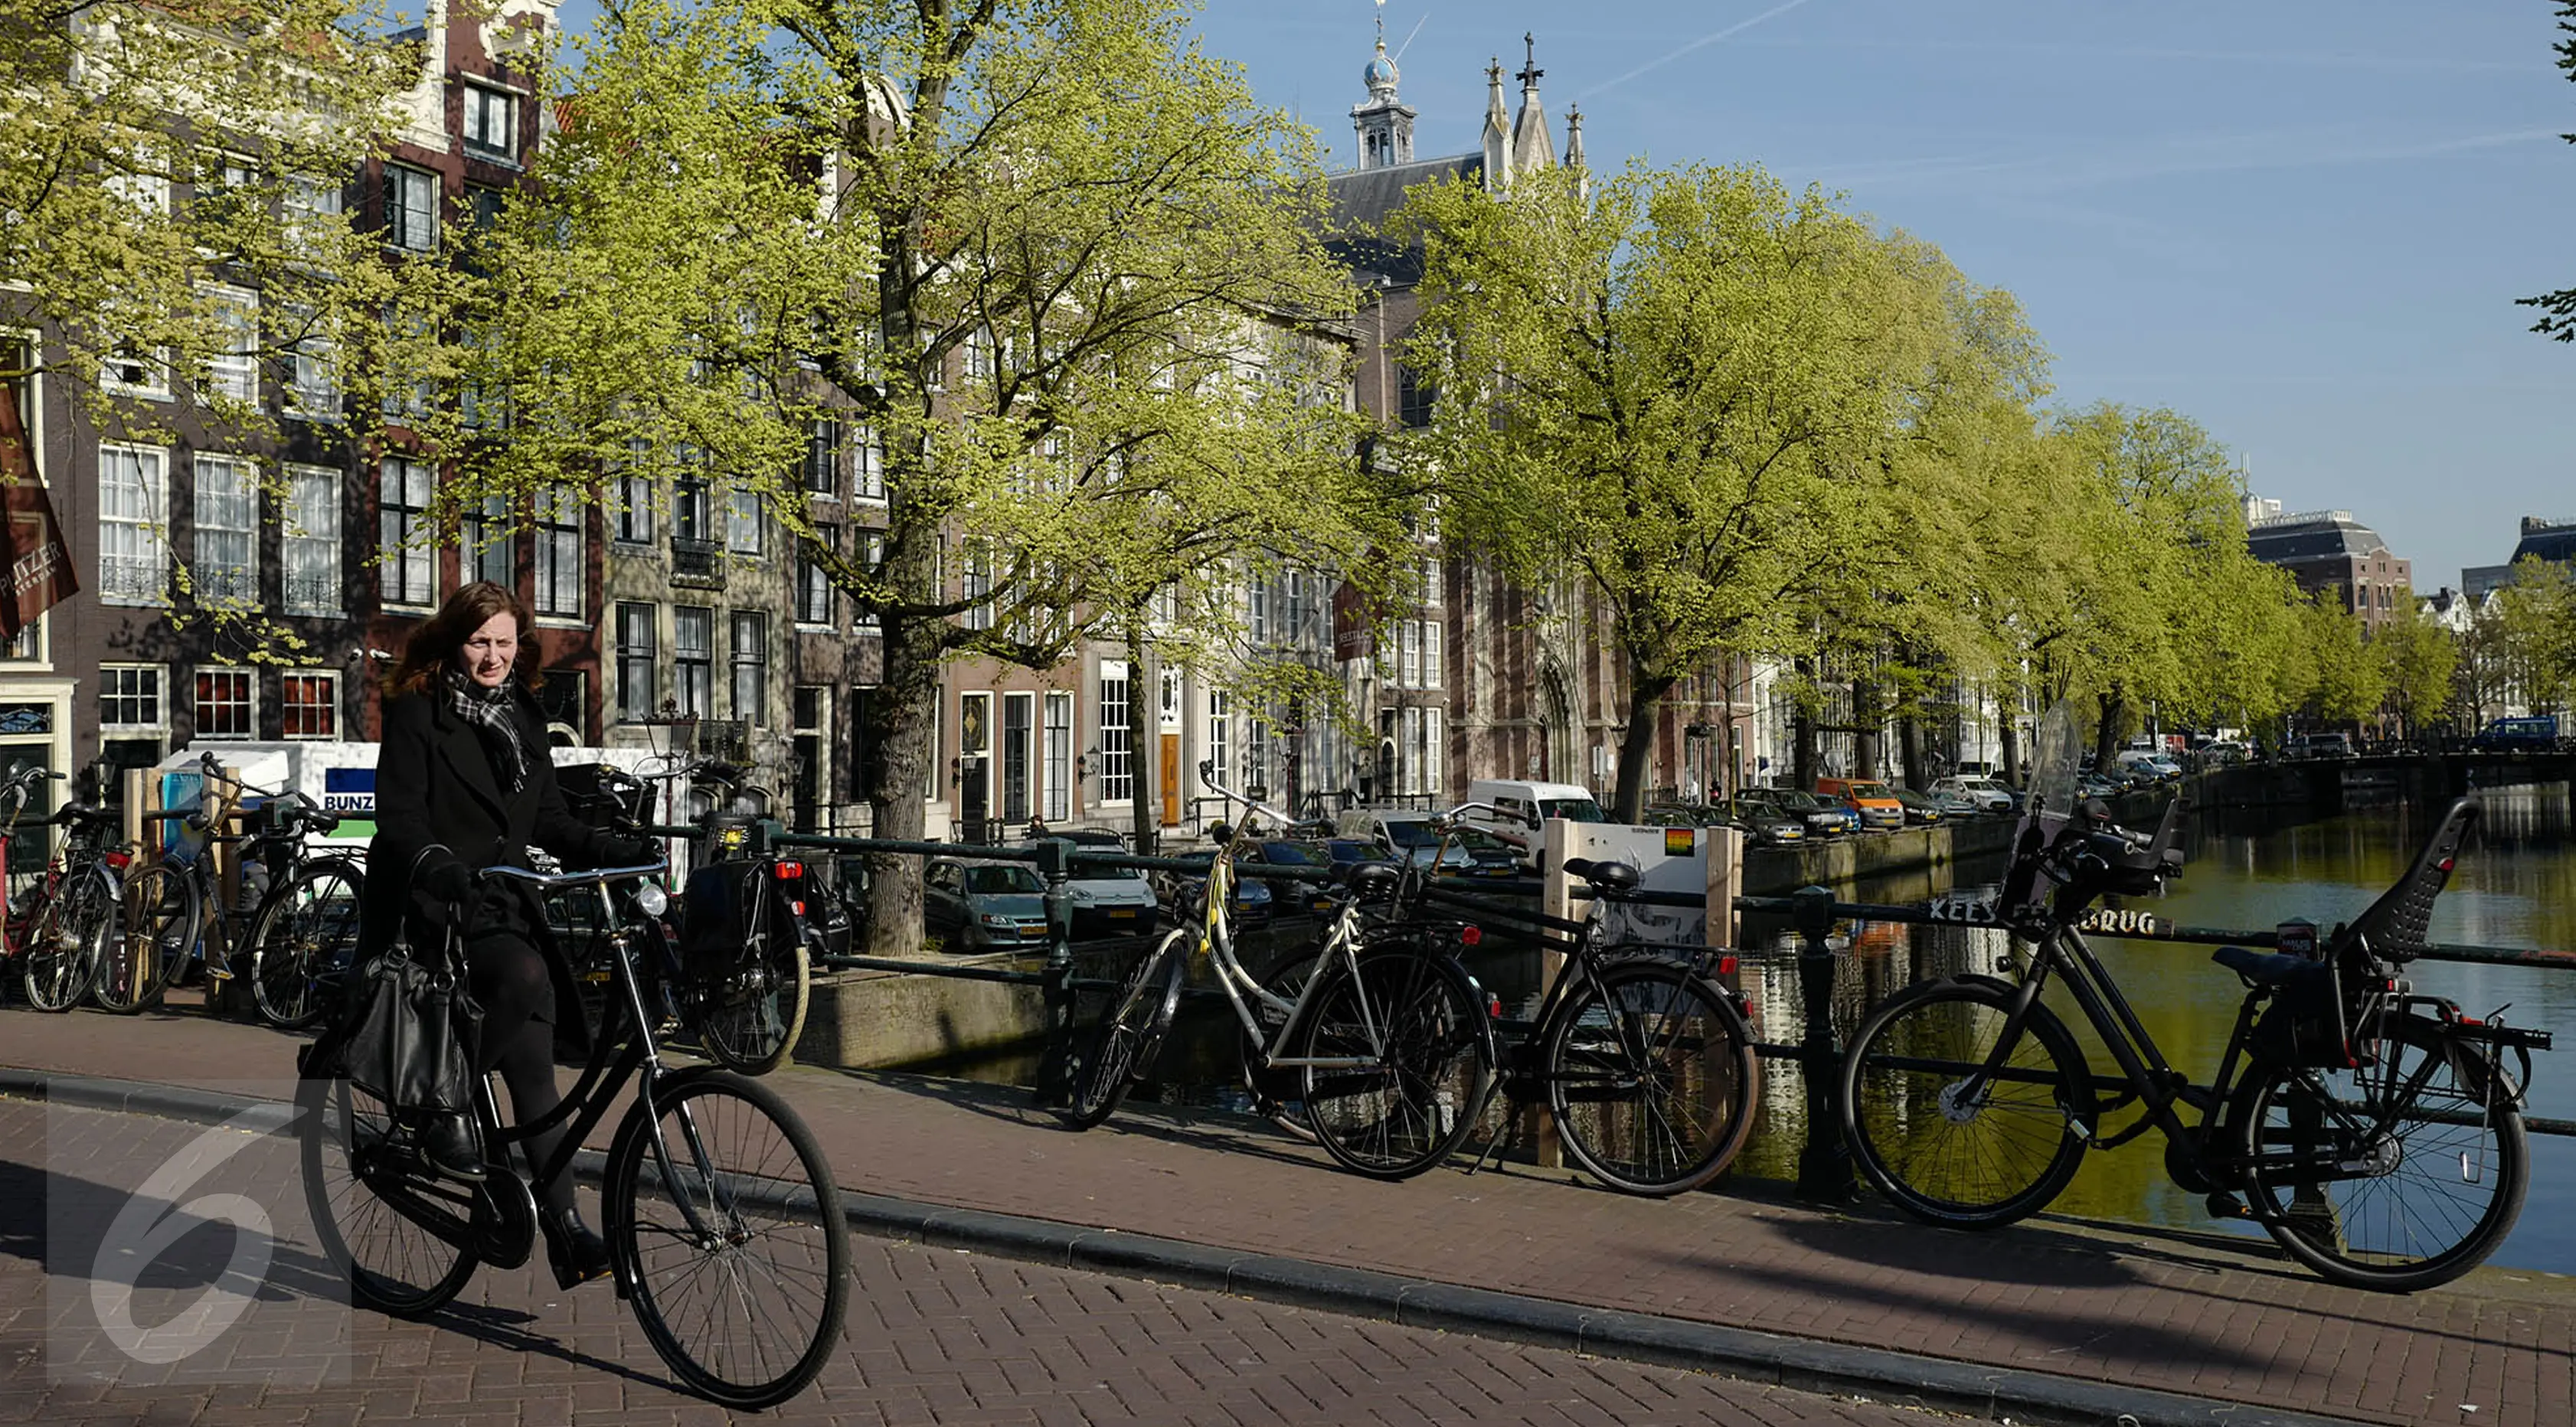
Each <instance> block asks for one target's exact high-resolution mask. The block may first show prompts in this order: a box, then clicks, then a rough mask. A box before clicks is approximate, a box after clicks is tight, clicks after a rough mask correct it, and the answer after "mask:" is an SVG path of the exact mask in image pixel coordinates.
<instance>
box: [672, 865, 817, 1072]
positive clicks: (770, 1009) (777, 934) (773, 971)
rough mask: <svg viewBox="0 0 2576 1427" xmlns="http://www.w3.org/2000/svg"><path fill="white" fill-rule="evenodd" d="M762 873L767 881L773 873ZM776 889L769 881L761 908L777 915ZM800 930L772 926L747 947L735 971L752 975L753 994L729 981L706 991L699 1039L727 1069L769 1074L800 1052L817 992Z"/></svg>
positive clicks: (698, 1010)
mask: <svg viewBox="0 0 2576 1427" xmlns="http://www.w3.org/2000/svg"><path fill="white" fill-rule="evenodd" d="M760 875H761V876H762V877H763V879H764V881H765V879H766V878H767V875H768V874H767V873H766V872H765V871H764V872H763V873H761V874H760ZM776 895H778V894H777V893H776V892H775V891H771V890H767V889H766V888H765V887H764V890H763V892H762V894H761V897H762V902H763V905H762V906H761V907H759V908H758V909H756V910H757V912H758V914H760V915H762V916H770V915H772V913H773V909H772V908H770V907H769V906H767V905H766V903H767V901H768V899H769V898H771V897H775V896H776ZM796 930H797V929H796V928H795V927H794V926H793V925H792V924H791V925H789V926H788V927H786V928H784V929H783V930H782V929H780V928H776V927H773V928H771V929H770V930H768V931H767V932H764V933H763V934H762V935H761V936H760V937H758V938H757V939H755V940H754V941H753V943H752V945H751V946H749V947H746V948H744V951H745V957H744V965H743V966H742V967H741V968H740V969H738V970H737V971H736V973H734V974H735V975H741V976H746V977H748V978H753V979H752V989H751V991H750V992H749V994H747V995H737V994H736V993H737V991H738V989H739V988H737V987H734V986H730V985H728V986H724V987H721V988H714V989H710V990H707V991H705V992H703V993H701V994H702V996H703V998H704V999H700V1000H698V1002H697V1005H696V1006H695V1008H694V1018H695V1020H696V1021H697V1028H698V1044H699V1045H700V1046H702V1047H704V1048H705V1049H706V1052H707V1054H708V1056H709V1057H711V1058H713V1059H714V1060H715V1062H716V1063H717V1064H719V1065H722V1066H724V1067H725V1068H726V1069H728V1070H738V1071H740V1072H742V1073H743V1074H745V1075H767V1074H768V1073H769V1072H771V1071H773V1070H776V1069H777V1068H778V1067H780V1066H782V1065H785V1064H786V1063H787V1061H788V1058H789V1057H791V1056H793V1055H794V1054H795V1053H796V1042H797V1040H798V1038H800V1037H802V1036H803V1035H804V1034H805V1012H806V1009H807V1007H808V1006H809V1005H811V1004H812V999H813V994H814V968H813V963H812V960H811V958H809V957H808V956H807V954H806V950H805V943H804V941H803V939H802V938H801V937H800V936H798V935H796Z"/></svg>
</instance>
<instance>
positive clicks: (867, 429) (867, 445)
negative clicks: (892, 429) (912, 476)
mask: <svg viewBox="0 0 2576 1427" xmlns="http://www.w3.org/2000/svg"><path fill="white" fill-rule="evenodd" d="M851 451H852V458H851V459H852V466H851V472H850V498H851V499H853V500H870V501H876V502H878V503H879V504H883V503H884V501H885V498H886V492H885V442H884V441H883V440H882V439H880V438H879V437H878V436H877V429H876V428H875V427H873V426H862V427H860V428H859V429H858V436H857V439H856V442H855V444H854V445H853V446H852V447H851Z"/></svg>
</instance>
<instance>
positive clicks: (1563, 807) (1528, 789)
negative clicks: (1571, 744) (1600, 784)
mask: <svg viewBox="0 0 2576 1427" xmlns="http://www.w3.org/2000/svg"><path fill="white" fill-rule="evenodd" d="M1467 801H1468V802H1471V803H1491V804H1493V805H1494V807H1495V808H1496V809H1497V810H1498V812H1499V816H1497V814H1496V813H1489V812H1486V811H1484V810H1483V809H1481V808H1479V809H1477V810H1476V811H1474V812H1471V813H1469V814H1467V818H1468V820H1469V821H1470V822H1476V823H1482V824H1484V825H1485V826H1488V827H1491V828H1492V829H1493V830H1494V831H1496V832H1499V833H1502V834H1504V835H1506V836H1507V837H1509V838H1511V839H1513V840H1516V841H1518V842H1520V843H1521V844H1522V848H1521V862H1522V863H1523V865H1525V866H1530V867H1536V866H1538V864H1539V852H1540V848H1541V843H1542V841H1543V839H1542V838H1541V836H1540V833H1539V824H1541V823H1544V822H1546V821H1547V820H1548V819H1549V818H1563V819H1565V820H1566V821H1567V822H1578V823H1606V822H1608V821H1610V815H1609V814H1607V813H1605V812H1603V811H1601V804H1599V803H1598V802H1595V801H1594V800H1593V797H1592V790H1591V789H1589V788H1581V787H1577V786H1575V785H1574V784H1572V783H1540V782H1534V781H1532V780H1530V779H1527V778H1479V779H1477V780H1476V781H1474V782H1472V783H1470V784H1468V785H1467Z"/></svg>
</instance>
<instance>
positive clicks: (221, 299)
mask: <svg viewBox="0 0 2576 1427" xmlns="http://www.w3.org/2000/svg"><path fill="white" fill-rule="evenodd" d="M209 296H210V297H211V299H212V303H213V307H214V313H215V318H216V320H217V321H219V322H221V323H222V324H223V345H222V346H221V347H220V348H219V349H218V350H217V351H216V352H215V353H214V355H213V356H211V357H210V358H208V359H207V361H206V374H205V377H204V379H203V385H202V387H201V392H202V394H203V395H206V396H219V397H223V398H225V399H227V400H231V401H246V402H248V401H257V400H259V294H257V293H254V292H250V291H248V290H246V289H243V288H238V287H219V288H215V289H213V290H212V291H211V293H209Z"/></svg>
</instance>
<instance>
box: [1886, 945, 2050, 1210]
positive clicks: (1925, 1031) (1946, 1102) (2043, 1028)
mask: <svg viewBox="0 0 2576 1427" xmlns="http://www.w3.org/2000/svg"><path fill="white" fill-rule="evenodd" d="M2014 995H2015V990H2014V988H2013V987H2011V986H2009V985H2007V984H2005V983H2003V982H2000V981H1989V980H1985V979H1982V978H1979V979H1973V980H1972V979H1964V978H1955V977H1954V978H1951V979H1948V980H1943V981H1925V982H1919V983H1917V984H1916V985H1914V986H1912V987H1910V988H1908V989H1906V990H1905V991H1902V992H1899V993H1898V994H1897V995H1896V996H1895V997H1893V998H1891V999H1890V1000H1889V1001H1888V1002H1887V1003H1886V1004H1885V1005H1883V1006H1881V1007H1879V1009H1878V1010H1877V1012H1876V1013H1874V1014H1873V1015H1871V1016H1870V1018H1869V1019H1868V1020H1867V1021H1865V1022H1863V1023H1862V1025H1861V1028H1860V1031H1859V1033H1858V1034H1856V1035H1854V1036H1853V1037H1852V1043H1851V1049H1850V1051H1849V1052H1848V1053H1846V1054H1845V1055H1844V1057H1843V1066H1842V1078H1843V1084H1842V1092H1843V1135H1844V1139H1845V1141H1846V1143H1848V1144H1849V1145H1850V1147H1851V1152H1852V1160H1853V1162H1854V1163H1855V1164H1857V1165H1859V1167H1860V1169H1861V1172H1862V1173H1863V1174H1864V1175H1866V1176H1867V1177H1868V1179H1869V1182H1870V1183H1871V1184H1873V1185H1875V1186H1877V1188H1878V1192H1879V1193H1880V1194H1883V1195H1885V1196H1886V1197H1887V1198H1888V1200H1889V1201H1890V1202H1892V1203H1894V1204H1895V1205H1896V1206H1897V1207H1898V1208H1900V1209H1902V1210H1904V1211H1905V1212H1906V1213H1908V1214H1911V1215H1913V1216H1914V1217H1915V1218H1917V1219H1921V1220H1923V1221H1924V1222H1925V1223H1928V1224H1937V1225H1940V1226H1942V1227H1944V1228H1951V1229H1992V1228H1997V1227H2000V1226H2002V1225H2005V1224H2009V1223H2011V1222H2013V1221H2014V1220H2016V1219H2020V1218H2024V1217H2027V1216H2028V1215H2031V1214H2034V1213H2037V1212H2038V1211H2039V1210H2041V1209H2043V1208H2045V1207H2047V1205H2048V1203H2049V1201H2051V1200H2053V1199H2055V1198H2056V1197H2057V1196H2058V1194H2059V1193H2060V1192H2061V1191H2063V1190H2064V1189H2065V1188H2066V1184H2067V1181H2068V1180H2070V1179H2072V1178H2074V1177H2075V1170H2076V1166H2077V1165H2078V1164H2079V1163H2080V1162H2081V1161H2082V1159H2083V1157H2084V1144H2085V1142H2084V1137H2083V1135H2082V1134H2081V1133H2080V1132H2078V1131H2077V1130H2076V1128H2075V1126H2076V1125H2077V1124H2079V1123H2080V1124H2090V1123H2091V1122H2092V1113H2091V1111H2092V1104H2093V1100H2092V1080H2091V1072H2090V1071H2089V1070H2088V1069H2087V1068H2086V1066H2085V1062H2084V1053H2083V1052H2082V1051H2081V1050H2079V1049H2078V1048H2077V1047H2076V1044H2075V1039H2074V1037H2072V1036H2070V1035H2068V1034H2067V1031H2066V1026H2065V1023H2064V1022H2062V1021H2060V1020H2059V1019H2058V1018H2057V1016H2056V1014H2055V1013H2054V1012H2052V1011H2050V1010H2049V1009H2048V1007H2046V1006H2044V1005H2035V1006H2033V1007H2031V1010H2030V1018H2029V1020H2028V1021H2027V1022H2026V1023H2025V1026H2024V1035H2023V1038H2022V1040H2021V1043H2020V1044H2018V1045H2016V1046H2015V1047H2013V1049H2012V1053H2011V1056H2010V1057H2009V1059H2008V1060H2007V1062H2006V1063H2005V1065H2004V1066H2003V1072H2004V1074H2003V1075H2002V1076H2000V1077H1998V1079H1997V1080H1995V1081H1990V1082H1989V1083H1988V1087H1987V1094H1986V1097H1985V1098H1984V1099H1983V1100H1982V1101H1981V1102H1980V1103H1978V1104H1976V1105H1974V1106H1968V1107H1964V1108H1963V1107H1960V1106H1958V1105H1956V1104H1955V1103H1953V1097H1954V1096H1955V1093H1956V1090H1957V1087H1958V1085H1959V1083H1960V1082H1961V1081H1962V1080H1963V1079H1965V1078H1966V1077H1967V1076H1969V1075H1970V1074H1972V1073H1974V1072H1976V1071H1978V1070H1979V1069H1981V1068H1982V1067H1983V1065H1984V1064H1985V1058H1986V1056H1987V1053H1988V1052H1989V1051H1990V1050H1991V1049H1992V1048H1993V1046H1994V1044H1995V1041H1996V1039H1997V1037H1998V1036H1999V1035H2000V1033H2001V1031H2002V1029H2003V1025H2004V1021H2005V1017H2006V1016H2007V1015H2008V1014H2009V1009H2010V1005H2011V1001H2012V998H2013V997H2014Z"/></svg>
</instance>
